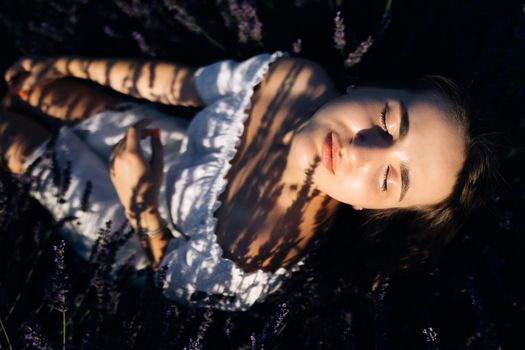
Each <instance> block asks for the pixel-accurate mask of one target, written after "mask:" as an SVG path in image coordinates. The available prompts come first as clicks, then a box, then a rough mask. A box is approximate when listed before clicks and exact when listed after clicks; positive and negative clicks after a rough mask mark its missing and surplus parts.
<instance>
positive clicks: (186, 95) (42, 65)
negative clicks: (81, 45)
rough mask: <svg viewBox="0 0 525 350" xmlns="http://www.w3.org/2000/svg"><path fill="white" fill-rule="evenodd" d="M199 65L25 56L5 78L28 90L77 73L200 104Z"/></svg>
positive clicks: (141, 93)
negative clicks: (197, 70) (197, 77)
mask: <svg viewBox="0 0 525 350" xmlns="http://www.w3.org/2000/svg"><path fill="white" fill-rule="evenodd" d="M196 69H197V68H195V67H190V66H186V65H182V64H177V63H171V62H165V61H153V60H139V59H90V58H81V57H58V58H44V59H42V58H22V59H20V60H19V61H18V62H17V63H15V64H14V65H13V66H12V67H11V68H10V69H9V70H8V71H7V72H6V74H5V78H6V81H7V82H8V83H11V82H14V81H17V80H18V81H17V82H16V85H18V86H17V87H18V89H19V90H22V91H24V92H23V93H27V94H29V93H31V90H32V89H34V87H35V86H37V85H38V84H44V83H50V82H52V81H55V80H57V79H60V78H65V77H74V78H79V79H86V80H90V81H93V82H95V83H97V84H100V85H102V86H105V87H109V88H111V89H113V90H115V91H118V92H120V93H123V94H126V95H130V96H132V97H136V98H141V99H146V100H149V101H152V102H159V103H164V104H170V105H178V106H192V107H200V106H203V102H202V101H201V99H200V97H199V95H198V93H197V90H196V88H195V82H194V78H193V76H194V73H195V71H196ZM21 76H22V77H23V79H20V77H21ZM20 81H21V82H20ZM10 85H13V84H10Z"/></svg>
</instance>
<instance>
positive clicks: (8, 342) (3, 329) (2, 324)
mask: <svg viewBox="0 0 525 350" xmlns="http://www.w3.org/2000/svg"><path fill="white" fill-rule="evenodd" d="M0 326H2V331H3V332H4V335H5V339H6V340H7V345H9V350H13V347H12V346H11V342H10V341H9V337H8V336H7V331H6V330H5V328H4V323H3V322H2V319H0Z"/></svg>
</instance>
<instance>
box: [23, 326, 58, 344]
mask: <svg viewBox="0 0 525 350" xmlns="http://www.w3.org/2000/svg"><path fill="white" fill-rule="evenodd" d="M23 328H24V339H25V340H26V341H27V342H28V343H29V344H30V345H31V346H32V347H33V348H35V349H38V350H51V349H52V347H51V346H50V345H49V340H47V339H46V338H45V337H44V335H43V334H42V332H41V331H40V329H39V327H35V326H33V327H31V326H29V325H25V326H24V327H23Z"/></svg>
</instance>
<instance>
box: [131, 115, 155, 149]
mask: <svg viewBox="0 0 525 350" xmlns="http://www.w3.org/2000/svg"><path fill="white" fill-rule="evenodd" d="M150 123H151V119H148V118H145V119H141V120H139V121H138V122H136V123H135V124H134V125H133V126H132V127H131V128H129V129H128V132H127V145H126V148H127V149H128V150H130V151H135V152H141V151H142V148H141V147H140V140H141V137H142V131H143V130H144V128H145V127H146V125H148V124H150Z"/></svg>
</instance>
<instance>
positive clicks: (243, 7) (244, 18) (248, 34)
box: [225, 0, 262, 44]
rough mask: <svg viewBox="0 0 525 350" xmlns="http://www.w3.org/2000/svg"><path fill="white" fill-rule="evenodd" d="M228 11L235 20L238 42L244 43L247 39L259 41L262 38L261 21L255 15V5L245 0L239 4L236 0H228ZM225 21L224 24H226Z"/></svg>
mask: <svg viewBox="0 0 525 350" xmlns="http://www.w3.org/2000/svg"><path fill="white" fill-rule="evenodd" d="M228 11H229V14H230V16H231V17H233V19H235V21H236V22H237V29H238V36H239V42H240V43H241V44H245V43H247V42H248V40H250V39H251V40H254V41H256V42H260V41H261V40H262V23H261V21H260V20H259V17H258V16H257V11H256V10H255V7H254V6H252V5H251V4H249V3H248V2H247V1H243V2H242V3H241V4H240V5H239V4H238V3H237V0H228ZM228 23H229V22H227V21H225V24H226V25H227V26H228Z"/></svg>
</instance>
